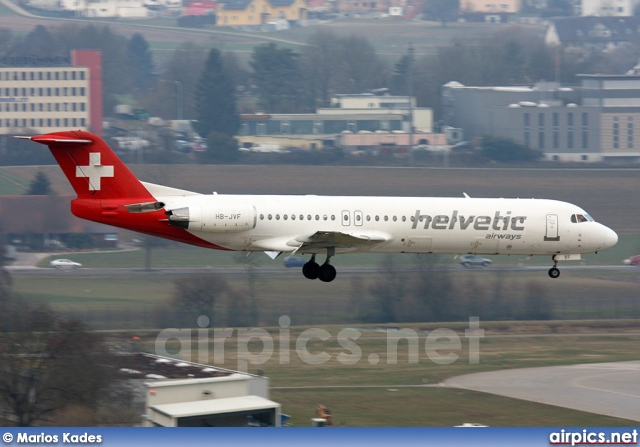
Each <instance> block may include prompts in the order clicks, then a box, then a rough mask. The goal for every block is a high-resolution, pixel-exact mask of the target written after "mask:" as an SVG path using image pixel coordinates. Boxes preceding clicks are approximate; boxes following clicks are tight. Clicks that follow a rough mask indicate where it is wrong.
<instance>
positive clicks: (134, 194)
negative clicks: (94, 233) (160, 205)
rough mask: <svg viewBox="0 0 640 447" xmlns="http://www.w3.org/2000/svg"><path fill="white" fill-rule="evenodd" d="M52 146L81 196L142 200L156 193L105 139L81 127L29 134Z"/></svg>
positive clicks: (82, 197)
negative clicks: (136, 174) (137, 175)
mask: <svg viewBox="0 0 640 447" xmlns="http://www.w3.org/2000/svg"><path fill="white" fill-rule="evenodd" d="M29 139H30V140H32V141H36V142H38V143H41V144H46V145H47V146H49V149H50V150H51V153H52V154H53V156H54V157H55V159H56V161H57V162H58V164H59V165H60V167H61V168H62V171H63V172H64V174H65V175H66V176H67V179H68V180H69V182H70V183H71V186H73V189H74V190H75V192H76V194H78V198H80V199H95V200H105V199H128V198H131V199H136V200H137V199H140V200H153V196H152V195H151V194H150V193H149V191H147V189H146V188H145V187H144V186H143V185H142V183H140V181H139V180H138V179H137V178H136V176H135V175H133V173H132V172H131V171H130V170H129V168H127V167H126V166H125V164H124V163H123V162H122V161H121V160H120V159H119V158H118V156H117V155H116V154H115V153H114V152H113V151H112V150H111V148H110V147H109V146H107V143H105V142H104V140H103V139H102V138H100V137H99V136H97V135H94V134H92V133H89V132H84V131H81V130H74V131H65V132H53V133H48V134H45V135H37V136H34V137H29Z"/></svg>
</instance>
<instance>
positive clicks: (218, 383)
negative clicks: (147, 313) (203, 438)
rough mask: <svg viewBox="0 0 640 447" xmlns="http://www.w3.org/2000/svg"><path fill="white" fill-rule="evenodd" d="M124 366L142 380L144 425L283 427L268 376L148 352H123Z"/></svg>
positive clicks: (123, 369) (137, 381)
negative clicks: (272, 398)
mask: <svg viewBox="0 0 640 447" xmlns="http://www.w3.org/2000/svg"><path fill="white" fill-rule="evenodd" d="M119 366H120V369H119V371H120V372H121V374H125V375H126V377H128V378H130V379H131V381H132V382H133V383H134V387H135V388H136V389H140V388H139V387H138V386H137V385H139V384H142V389H143V392H144V421H143V425H144V426H147V427H247V426H269V427H279V426H280V425H281V416H280V404H278V403H276V402H273V401H271V400H269V379H268V378H267V377H264V376H258V375H255V374H249V373H245V372H239V371H233V370H229V369H224V368H218V367H214V366H209V365H202V364H198V363H194V362H188V361H183V360H178V359H172V358H168V357H162V356H158V355H155V354H147V353H140V354H136V355H135V356H129V355H127V356H123V357H121V359H120V365H119Z"/></svg>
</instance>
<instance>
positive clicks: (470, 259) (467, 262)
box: [460, 255, 493, 267]
mask: <svg viewBox="0 0 640 447" xmlns="http://www.w3.org/2000/svg"><path fill="white" fill-rule="evenodd" d="M460 264H461V265H463V266H464V267H471V266H472V265H481V266H482V267H489V266H490V265H491V264H493V261H492V260H491V259H487V258H483V257H482V256H477V255H464V256H460Z"/></svg>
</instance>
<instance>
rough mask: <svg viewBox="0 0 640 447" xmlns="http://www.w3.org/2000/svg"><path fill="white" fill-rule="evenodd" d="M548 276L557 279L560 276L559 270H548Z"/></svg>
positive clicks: (555, 268) (553, 268) (554, 268)
mask: <svg viewBox="0 0 640 447" xmlns="http://www.w3.org/2000/svg"><path fill="white" fill-rule="evenodd" d="M549 276H550V277H552V278H557V277H558V276H560V270H558V268H557V267H551V268H550V269H549Z"/></svg>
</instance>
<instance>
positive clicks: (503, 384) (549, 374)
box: [444, 361, 640, 421]
mask: <svg viewBox="0 0 640 447" xmlns="http://www.w3.org/2000/svg"><path fill="white" fill-rule="evenodd" d="M444 384H445V386H449V387H454V388H464V389H468V390H474V391H483V392H486V393H492V394H498V395H500V396H507V397H513V398H516V399H524V400H530V401H533V402H539V403H544V404H549V405H557V406H559V407H566V408H572V409H575V410H582V411H588V412H590V413H598V414H604V415H607V416H614V417H618V418H624V419H630V420H634V421H640V361H631V362H614V363H592V364H585V365H570V366H549V367H542V368H523V369H511V370H502V371H491V372H483V373H476V374H467V375H464V376H458V377H452V378H450V379H447V380H446V381H445V382H444Z"/></svg>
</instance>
